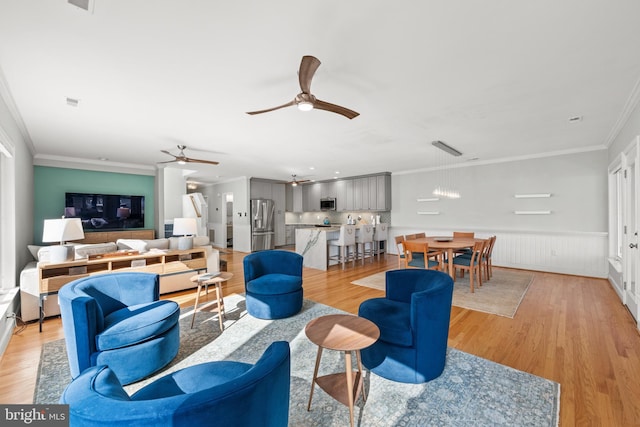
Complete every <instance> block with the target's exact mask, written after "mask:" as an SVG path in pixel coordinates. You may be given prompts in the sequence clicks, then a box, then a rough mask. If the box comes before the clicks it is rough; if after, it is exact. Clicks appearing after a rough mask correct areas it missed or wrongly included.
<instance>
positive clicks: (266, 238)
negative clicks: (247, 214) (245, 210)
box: [251, 199, 275, 252]
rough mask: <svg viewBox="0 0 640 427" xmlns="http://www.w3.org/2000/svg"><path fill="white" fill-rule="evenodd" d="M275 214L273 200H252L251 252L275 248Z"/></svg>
mask: <svg viewBox="0 0 640 427" xmlns="http://www.w3.org/2000/svg"><path fill="white" fill-rule="evenodd" d="M274 212H275V203H274V202H273V200H268V199H253V200H251V252H255V251H264V250H267V249H273V248H274V247H275V236H274V230H273V221H274V219H273V216H274Z"/></svg>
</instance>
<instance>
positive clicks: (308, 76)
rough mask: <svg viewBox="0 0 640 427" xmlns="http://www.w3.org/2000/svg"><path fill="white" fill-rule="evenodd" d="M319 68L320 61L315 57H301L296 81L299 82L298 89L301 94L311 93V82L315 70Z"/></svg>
mask: <svg viewBox="0 0 640 427" xmlns="http://www.w3.org/2000/svg"><path fill="white" fill-rule="evenodd" d="M319 66H320V60H319V59H318V58H316V57H315V56H309V55H307V56H303V57H302V62H300V71H298V80H299V81H300V89H302V92H303V93H311V80H312V79H313V75H314V74H315V73H316V70H317V69H318V67H319Z"/></svg>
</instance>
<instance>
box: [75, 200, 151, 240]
mask: <svg viewBox="0 0 640 427" xmlns="http://www.w3.org/2000/svg"><path fill="white" fill-rule="evenodd" d="M64 206H65V207H64V216H65V218H80V219H81V220H82V227H83V228H84V229H85V230H87V231H91V230H96V231H97V230H114V229H115V230H118V229H122V228H144V196H125V195H115V194H90V193H65V204H64Z"/></svg>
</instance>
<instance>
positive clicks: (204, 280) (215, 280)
mask: <svg viewBox="0 0 640 427" xmlns="http://www.w3.org/2000/svg"><path fill="white" fill-rule="evenodd" d="M232 277H233V273H228V272H226V271H223V272H221V273H220V275H218V276H215V277H211V276H210V275H208V274H198V275H196V276H193V277H191V279H190V280H191V281H192V282H197V283H198V290H197V293H196V302H195V304H194V306H193V317H191V328H192V329H193V322H194V321H195V320H196V313H197V312H198V301H199V300H200V291H201V290H202V286H204V287H205V292H206V294H209V285H215V287H216V301H215V302H216V304H217V305H216V308H215V311H216V312H217V313H218V322H219V323H220V331H221V332H222V331H224V325H223V324H222V318H223V317H225V318H226V316H225V312H224V296H223V295H222V282H226V281H227V280H229V279H231V278H232ZM212 302H213V301H212ZM200 309H201V310H202V308H200Z"/></svg>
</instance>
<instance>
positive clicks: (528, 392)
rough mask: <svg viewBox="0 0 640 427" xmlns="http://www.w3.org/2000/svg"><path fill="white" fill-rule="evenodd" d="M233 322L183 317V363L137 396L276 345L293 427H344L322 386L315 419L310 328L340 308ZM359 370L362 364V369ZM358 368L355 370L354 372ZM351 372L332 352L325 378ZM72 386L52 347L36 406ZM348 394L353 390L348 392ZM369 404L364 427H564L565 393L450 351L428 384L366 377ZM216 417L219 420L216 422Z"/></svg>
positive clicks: (232, 305) (236, 302)
mask: <svg viewBox="0 0 640 427" xmlns="http://www.w3.org/2000/svg"><path fill="white" fill-rule="evenodd" d="M225 306H226V308H227V319H226V320H225V329H224V332H220V329H219V327H218V320H217V316H216V315H213V314H212V313H210V312H207V311H206V310H203V311H199V312H198V313H196V322H195V325H194V328H193V329H191V328H190V327H189V326H190V322H191V316H192V313H193V311H192V310H193V309H183V310H182V313H181V319H180V340H181V341H180V350H179V352H178V355H177V356H176V358H175V359H174V360H173V361H172V362H171V363H170V364H169V365H168V366H167V367H165V368H164V369H163V370H161V371H160V372H158V373H156V374H155V375H154V376H152V377H151V378H148V379H145V380H142V381H140V382H137V383H134V384H131V385H128V386H126V387H125V388H126V390H127V392H128V393H129V394H131V393H133V392H135V391H136V390H138V389H140V388H141V387H143V386H144V385H146V384H148V383H149V382H151V381H154V380H155V379H157V378H159V377H161V376H164V375H166V374H168V373H169V372H173V371H175V370H178V369H181V368H185V367H187V366H192V365H195V364H198V363H203V362H209V361H214V360H236V361H241V362H246V363H255V362H256V361H257V360H258V359H259V358H260V356H261V355H262V353H263V352H264V350H265V349H266V348H267V347H268V346H269V344H271V343H272V342H273V341H277V340H285V341H288V342H289V345H290V349H291V393H290V406H289V425H290V426H305V427H306V426H323V427H324V426H344V425H348V423H349V409H348V408H347V407H346V406H344V405H342V404H341V403H339V402H337V401H336V400H334V399H333V398H331V397H330V396H329V395H328V394H327V393H325V392H324V391H323V390H322V389H320V388H319V387H318V386H316V388H315V392H314V394H313V401H312V404H311V410H310V411H307V403H308V400H309V392H310V391H311V379H312V377H313V370H314V364H315V356H316V352H317V347H316V346H315V345H314V344H313V343H311V341H309V339H308V338H307V337H306V335H305V332H304V328H305V326H306V325H307V323H308V322H309V321H311V320H312V319H315V318H317V317H319V316H323V315H329V314H345V313H344V312H342V311H340V310H337V309H335V308H332V307H329V306H326V305H323V304H318V303H314V302H312V301H309V300H304V303H303V308H302V310H301V312H300V313H298V314H297V315H295V316H292V317H289V318H286V319H279V320H262V319H256V318H254V317H252V316H250V315H249V314H247V312H246V306H245V301H244V297H243V296H242V295H236V294H234V295H230V296H227V297H225ZM354 363H355V362H354ZM354 368H355V366H354ZM341 371H344V355H343V354H342V352H338V351H330V350H325V351H324V352H323V356H322V360H321V363H320V371H319V374H320V375H326V374H330V373H336V372H341ZM69 381H70V375H69V367H68V361H67V357H66V350H65V345H64V340H58V341H53V342H49V343H46V344H44V346H43V349H42V353H41V360H40V366H39V373H38V379H37V385H36V391H35V396H34V403H40V404H47V403H57V402H58V400H59V398H60V395H61V394H62V392H63V390H64V388H65V387H66V385H67V384H68V383H69ZM345 386H346V385H345ZM364 386H365V390H366V395H367V400H366V402H365V401H363V400H362V399H359V401H358V402H357V407H356V411H355V418H356V424H357V425H359V426H367V427H368V426H373V427H377V426H398V425H406V426H431V425H433V426H513V425H523V426H524V425H531V426H557V425H558V414H559V402H560V385H559V384H558V383H556V382H553V381H550V380H547V379H545V378H541V377H538V376H535V375H532V374H529V373H526V372H522V371H519V370H516V369H513V368H510V367H508V366H504V365H501V364H498V363H495V362H491V361H489V360H486V359H483V358H480V357H477V356H474V355H472V354H468V353H465V352H462V351H459V350H456V349H454V348H449V349H448V350H447V359H446V366H445V369H444V372H443V373H442V375H441V376H440V377H438V378H436V379H434V380H432V381H430V382H428V383H424V384H403V383H398V382H394V381H389V380H387V379H384V378H382V377H379V376H377V375H375V374H371V373H370V372H369V371H366V372H365V380H364ZM212 416H215V415H214V414H212Z"/></svg>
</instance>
